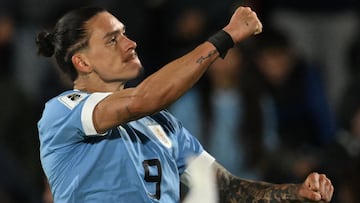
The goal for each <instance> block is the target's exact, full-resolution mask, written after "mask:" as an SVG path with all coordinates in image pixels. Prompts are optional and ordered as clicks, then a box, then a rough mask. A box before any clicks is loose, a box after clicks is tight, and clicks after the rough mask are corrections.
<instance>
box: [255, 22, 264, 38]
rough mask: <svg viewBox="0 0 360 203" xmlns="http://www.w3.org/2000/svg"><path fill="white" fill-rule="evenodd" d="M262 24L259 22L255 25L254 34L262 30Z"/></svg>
mask: <svg viewBox="0 0 360 203" xmlns="http://www.w3.org/2000/svg"><path fill="white" fill-rule="evenodd" d="M262 29H263V28H262V24H261V23H260V22H259V23H258V25H257V26H256V29H255V32H254V35H258V34H260V33H261V32H262Z"/></svg>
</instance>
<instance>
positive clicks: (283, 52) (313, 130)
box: [0, 0, 360, 203]
mask: <svg viewBox="0 0 360 203" xmlns="http://www.w3.org/2000/svg"><path fill="white" fill-rule="evenodd" d="M86 5H98V6H102V7H104V8H106V9H107V10H109V11H110V12H112V13H113V14H114V15H115V16H117V17H118V18H119V19H120V20H121V21H122V22H123V23H124V24H125V25H126V27H127V35H128V36H129V37H130V38H131V39H133V40H135V41H136V42H137V44H138V48H137V51H138V53H139V56H140V59H141V61H142V63H143V65H144V68H145V74H144V75H143V76H142V77H140V78H138V79H137V80H134V81H131V82H130V83H129V84H128V85H129V86H133V85H136V84H137V83H138V82H140V81H141V80H142V79H143V78H145V77H146V76H147V75H149V74H151V73H153V72H155V71H157V70H158V69H159V68H160V67H161V66H163V65H165V64H166V63H167V62H169V61H171V60H172V59H175V58H177V57H179V56H181V55H182V54H185V53H186V52H188V51H190V50H191V49H193V48H194V47H195V46H196V45H198V44H199V43H201V42H203V41H204V40H205V39H206V38H207V37H209V36H210V35H211V34H213V33H214V32H215V31H217V30H218V29H220V28H222V27H223V26H224V25H225V24H226V23H227V22H228V20H229V17H230V16H231V14H232V11H234V9H235V8H236V7H237V6H240V5H243V6H251V8H252V9H253V10H255V11H256V12H257V14H258V16H259V18H260V20H261V21H262V22H263V26H264V30H263V33H262V34H261V35H258V36H253V37H251V38H249V39H247V40H245V41H244V42H242V43H240V44H237V45H236V46H235V48H234V49H232V50H231V51H229V52H228V54H227V56H226V58H225V59H218V60H217V61H216V62H215V63H213V64H212V65H211V67H210V68H209V71H208V72H207V73H206V74H205V76H204V77H203V78H202V79H201V80H200V81H199V83H198V84H196V85H195V86H194V87H193V88H192V89H191V90H190V91H189V92H188V93H186V94H185V95H184V96H183V97H182V98H181V99H180V100H178V101H177V102H175V103H174V104H173V105H171V106H169V108H168V109H169V111H171V112H172V113H173V114H174V115H175V116H176V117H178V118H179V120H181V121H182V123H183V125H184V126H185V127H186V128H188V129H189V130H190V132H192V133H193V134H194V135H195V136H196V137H198V139H199V140H200V141H201V142H202V143H203V145H204V147H205V148H206V150H207V151H209V152H210V153H211V154H212V155H213V156H214V157H215V158H216V159H217V160H218V161H219V162H220V163H221V164H223V165H224V166H225V167H226V168H228V169H229V170H230V171H231V172H232V173H234V174H236V175H239V176H241V177H244V178H251V179H258V180H265V181H271V182H275V183H282V182H298V181H301V180H303V179H304V177H305V176H306V175H307V174H308V173H309V172H311V171H318V172H321V173H326V174H327V176H328V177H329V178H330V179H331V180H332V181H333V184H334V186H335V195H334V200H333V201H332V202H334V203H357V202H359V201H360V193H359V192H358V190H357V188H358V186H357V184H358V183H359V182H360V174H359V172H358V171H360V38H359V36H360V2H358V0H342V1H340V0H327V1H325V0H319V1H309V0H302V1H294V0H237V1H236V0H229V1H223V0H197V1H190V0H181V1H175V0H122V1H109V0H102V1H97V0H80V1H63V0H52V1H40V0H12V1H10V0H0V71H1V74H0V84H1V85H0V90H1V94H3V96H2V97H1V100H0V102H1V114H0V160H1V163H0V173H1V174H2V175H1V176H0V202H1V203H18V202H21V203H50V202H52V201H51V195H50V193H49V188H48V185H47V182H46V179H45V178H44V175H43V172H42V168H41V165H40V159H39V143H38V134H37V126H36V125H37V121H38V119H39V118H40V115H41V111H42V108H43V106H44V103H45V102H46V101H47V100H48V99H49V98H51V97H53V96H55V95H57V94H58V93H60V92H62V91H63V90H65V89H68V88H71V84H69V83H68V82H67V81H65V80H64V78H63V77H62V76H61V74H58V73H59V72H58V71H57V69H56V65H55V63H54V61H51V60H48V59H45V58H41V57H38V56H37V53H36V51H37V50H36V46H35V42H34V40H35V36H36V34H37V33H38V32H39V31H40V30H43V29H51V27H52V26H53V25H54V23H55V22H56V20H57V19H58V18H59V17H60V16H61V15H62V14H63V13H64V12H65V11H67V10H69V9H71V8H76V7H80V6H86Z"/></svg>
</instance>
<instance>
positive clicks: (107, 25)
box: [87, 12, 124, 38]
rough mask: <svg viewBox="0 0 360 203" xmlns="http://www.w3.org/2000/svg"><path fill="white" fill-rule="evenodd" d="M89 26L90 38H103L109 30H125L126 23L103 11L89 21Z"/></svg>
mask: <svg viewBox="0 0 360 203" xmlns="http://www.w3.org/2000/svg"><path fill="white" fill-rule="evenodd" d="M87 28H88V29H89V31H90V38H103V37H104V36H105V35H106V34H107V33H109V32H113V31H116V30H124V24H122V23H121V22H120V21H119V20H118V19H117V18H116V17H115V16H113V15H111V14H110V13H109V12H101V13H99V14H97V15H95V16H94V17H93V18H91V19H90V20H89V21H88V22H87Z"/></svg>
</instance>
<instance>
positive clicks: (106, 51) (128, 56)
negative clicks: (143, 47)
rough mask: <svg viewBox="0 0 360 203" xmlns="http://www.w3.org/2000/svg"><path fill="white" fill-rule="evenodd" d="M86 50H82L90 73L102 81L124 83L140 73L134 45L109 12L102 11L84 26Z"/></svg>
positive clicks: (122, 25)
mask: <svg viewBox="0 0 360 203" xmlns="http://www.w3.org/2000/svg"><path fill="white" fill-rule="evenodd" d="M86 28H87V30H88V32H89V43H88V48H86V49H84V50H81V51H80V52H81V54H82V57H83V61H84V63H87V66H88V67H89V68H90V71H91V72H92V73H94V74H97V75H98V77H99V78H101V80H103V81H105V82H116V81H127V80H130V79H133V78H136V77H137V76H138V75H139V74H140V73H141V69H142V66H141V62H140V60H139V58H138V56H137V53H136V51H135V49H136V46H137V45H136V43H135V42H134V41H132V40H131V39H129V38H128V37H127V36H126V35H125V26H124V24H123V23H121V22H120V21H119V20H118V19H117V18H116V17H114V16H113V15H111V14H110V13H108V12H101V13H99V14H97V15H95V16H94V17H92V18H91V19H90V20H89V21H88V22H87V23H86Z"/></svg>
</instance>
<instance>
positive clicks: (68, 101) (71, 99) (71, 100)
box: [59, 93, 87, 109]
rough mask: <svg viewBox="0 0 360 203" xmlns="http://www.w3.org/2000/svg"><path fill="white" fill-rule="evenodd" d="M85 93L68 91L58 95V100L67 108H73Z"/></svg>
mask: <svg viewBox="0 0 360 203" xmlns="http://www.w3.org/2000/svg"><path fill="white" fill-rule="evenodd" d="M86 95H87V94H86V93H70V94H67V95H64V96H61V97H59V101H60V102H61V103H63V104H64V105H65V106H67V107H68V108H69V109H73V108H74V107H75V106H76V105H77V104H79V103H80V101H82V100H83V99H84V98H85V96H86Z"/></svg>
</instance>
